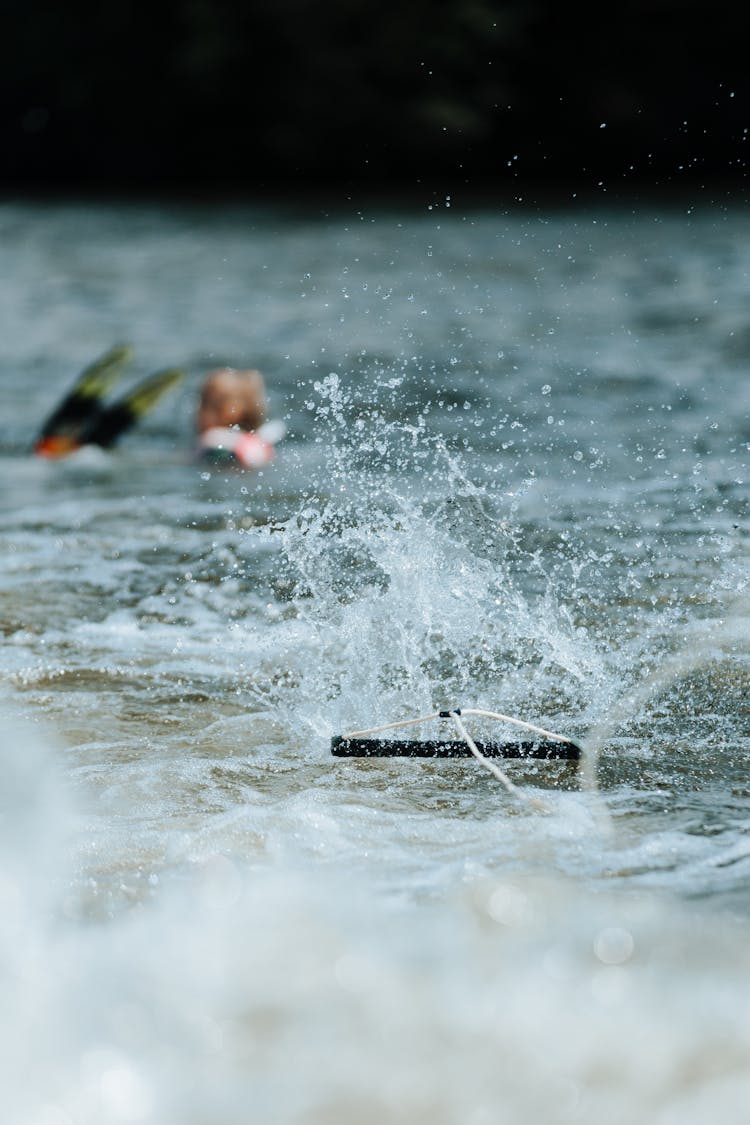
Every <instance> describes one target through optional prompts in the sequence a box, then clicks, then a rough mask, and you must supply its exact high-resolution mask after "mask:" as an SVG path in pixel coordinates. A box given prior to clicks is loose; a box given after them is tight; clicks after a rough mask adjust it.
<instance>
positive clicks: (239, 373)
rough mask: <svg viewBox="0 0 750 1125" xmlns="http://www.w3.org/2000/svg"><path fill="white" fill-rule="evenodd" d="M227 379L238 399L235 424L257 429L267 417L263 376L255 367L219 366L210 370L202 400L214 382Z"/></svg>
mask: <svg viewBox="0 0 750 1125" xmlns="http://www.w3.org/2000/svg"><path fill="white" fill-rule="evenodd" d="M220 380H227V381H228V383H229V386H230V387H231V390H232V391H233V392H234V393H235V394H236V397H237V399H238V413H237V415H236V416H235V418H234V421H233V424H234V425H237V426H239V427H240V429H243V430H257V429H258V427H259V426H261V425H262V424H263V422H264V421H265V418H266V394H265V385H264V383H263V376H262V375H261V373H260V371H257V370H256V369H255V368H249V367H248V368H235V367H217V368H215V369H214V370H213V371H209V373H208V375H207V376H206V379H205V381H204V383H203V387H202V389H201V401H203V399H204V396H205V394H206V392H207V390H208V389H209V388H210V386H211V384H212V383H215V382H218V381H220Z"/></svg>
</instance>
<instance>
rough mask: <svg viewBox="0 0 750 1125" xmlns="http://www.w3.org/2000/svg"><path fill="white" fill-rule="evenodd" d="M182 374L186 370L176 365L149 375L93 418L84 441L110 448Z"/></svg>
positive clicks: (150, 408) (83, 436) (83, 442)
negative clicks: (181, 369)
mask: <svg viewBox="0 0 750 1125" xmlns="http://www.w3.org/2000/svg"><path fill="white" fill-rule="evenodd" d="M182 378H183V372H182V371H180V370H179V368H176V367H170V368H167V369H166V370H164V371H157V372H155V373H154V374H153V375H149V377H148V378H147V379H144V380H143V382H141V383H138V385H137V386H135V387H134V388H133V390H132V391H130V392H129V394H127V395H125V397H124V398H121V399H118V401H117V402H114V403H113V404H112V405H111V406H108V407H106V409H104V410H102V411H101V412H100V413H99V414H98V415H97V416H96V418H94V419H92V424H91V426H88V427H86V428H85V429H84V431H83V433H82V435H81V444H84V445H101V446H102V447H103V448H104V449H109V448H110V447H111V446H113V445H114V444H115V442H116V441H117V440H118V438H120V437H121V436H122V434H124V433H125V431H126V430H129V429H130V428H131V427H132V426H134V425H135V424H136V422H138V421H139V420H140V419H141V418H143V416H144V415H146V414H148V413H149V411H151V410H153V408H154V407H155V406H156V404H157V402H159V400H160V399H161V398H162V397H163V396H164V395H165V394H166V393H167V391H170V390H171V389H172V387H175V386H176V385H177V384H178V383H179V382H180V380H181V379H182Z"/></svg>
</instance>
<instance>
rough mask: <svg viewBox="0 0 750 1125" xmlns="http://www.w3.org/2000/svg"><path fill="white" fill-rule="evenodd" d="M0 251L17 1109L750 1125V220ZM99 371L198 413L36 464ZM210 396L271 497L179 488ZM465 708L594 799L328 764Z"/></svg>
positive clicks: (523, 221) (415, 216) (26, 1112)
mask: <svg viewBox="0 0 750 1125" xmlns="http://www.w3.org/2000/svg"><path fill="white" fill-rule="evenodd" d="M0 247H1V248H2V261H3V270H2V279H1V280H0V317H1V318H2V338H3V353H2V357H0V387H1V388H2V403H3V410H2V415H1V416H0V464H1V466H2V479H3V490H2V541H3V551H2V558H1V561H0V566H1V567H2V573H1V575H0V625H1V626H2V633H3V636H4V645H3V647H2V650H1V652H0V660H1V661H2V673H3V681H4V684H5V687H4V692H3V697H2V704H1V706H2V710H3V739H2V750H1V751H0V752H1V753H2V757H3V775H4V779H5V782H4V785H3V790H2V796H1V797H0V803H1V804H0V807H2V809H3V815H2V817H0V901H1V902H2V910H0V943H1V945H2V959H1V960H0V981H1V982H2V984H1V987H2V994H3V997H4V999H3V1020H2V1025H1V1027H0V1060H1V1061H0V1069H1V1070H2V1082H1V1083H0V1090H2V1095H0V1096H1V1097H2V1102H3V1115H2V1116H3V1120H4V1121H7V1122H9V1123H12V1125H86V1123H89V1122H91V1123H95V1125H102V1123H109V1122H112V1123H116V1122H121V1121H124V1122H132V1121H135V1122H154V1123H159V1125H172V1123H174V1125H198V1123H200V1125H202V1123H204V1122H206V1123H208V1122H211V1123H216V1122H221V1123H222V1125H233V1123H238V1125H240V1123H242V1125H245V1123H247V1122H250V1121H253V1122H254V1121H259V1122H267V1121H274V1122H279V1123H287V1122H289V1123H294V1125H297V1123H300V1125H302V1123H304V1125H310V1123H316V1125H317V1123H320V1125H324V1123H325V1125H336V1123H338V1122H341V1123H350V1122H352V1121H356V1122H357V1123H358V1125H360V1123H365V1125H366V1123H368V1122H376V1121H377V1122H382V1121H389V1122H395V1123H400V1122H404V1123H407V1122H408V1123H409V1125H416V1123H419V1122H430V1123H438V1125H440V1123H443V1122H445V1123H448V1122H450V1123H453V1122H457V1121H461V1122H462V1125H490V1123H492V1125H495V1123H506V1122H507V1123H512V1125H516V1123H520V1122H526V1121H529V1120H540V1121H541V1120H543V1121H545V1122H549V1123H557V1122H568V1121H570V1122H574V1121H576V1122H581V1121H582V1122H595V1121H596V1122H599V1121H601V1120H602V1119H605V1118H606V1119H607V1120H609V1121H611V1122H615V1123H616V1122H623V1123H625V1122H632V1121H633V1120H649V1121H652V1122H655V1123H659V1125H662V1123H663V1125H667V1123H670V1125H671V1123H672V1122H678V1121H679V1122H680V1123H681V1125H685V1123H701V1125H702V1123H703V1122H708V1121H709V1120H712V1121H713V1120H716V1119H718V1118H720V1119H722V1120H723V1121H725V1122H728V1123H733V1122H737V1123H739V1122H744V1120H745V1113H746V1110H745V1106H746V1104H747V1098H748V1094H749V1093H750V1076H749V1075H750V1072H749V1071H748V1058H749V1057H750V1017H749V1016H748V1012H749V1011H750V1004H749V1003H748V1001H749V1000H750V994H749V992H750V990H749V989H748V984H747V981H748V968H749V967H750V966H749V964H748V962H749V960H750V954H748V941H747V938H748V922H749V915H750V894H749V893H748V875H749V873H750V844H748V833H749V832H750V784H748V772H747V766H748V758H749V755H750V722H749V711H748V697H749V692H748V687H749V686H750V662H749V661H748V644H747V636H748V631H747V625H748V616H749V602H748V592H747V591H748V585H747V584H748V558H749V552H748V538H747V536H748V531H747V514H748V511H747V509H748V452H749V449H750V420H749V418H750V381H748V379H747V367H748V362H749V361H750V333H749V332H748V327H747V308H746V293H747V282H748V273H749V272H750V216H749V215H748V214H747V213H746V212H745V211H744V210H742V209H729V208H721V207H712V208H708V207H706V208H705V209H704V210H692V209H686V208H683V209H675V210H671V211H669V210H663V211H658V210H654V209H649V208H647V207H642V208H640V209H638V210H636V211H633V210H628V209H623V210H621V211H619V212H618V211H615V210H599V211H593V212H586V211H583V210H581V211H578V212H571V213H548V214H544V215H538V214H531V213H521V212H518V213H516V212H513V213H507V212H505V211H503V210H501V209H498V210H497V211H493V210H492V209H490V208H487V209H484V210H476V211H473V212H472V211H467V212H466V213H462V212H460V211H459V210H458V209H457V208H456V207H455V206H454V208H451V209H448V208H441V209H433V210H431V211H428V210H427V209H425V210H424V211H421V212H420V211H416V210H408V209H401V210H399V209H397V208H391V209H387V208H379V209H377V208H372V209H371V210H361V211H356V210H355V209H353V208H352V209H350V210H347V209H345V208H344V209H342V210H341V211H339V212H337V213H333V212H332V213H324V212H322V211H319V212H313V211H310V212H309V213H306V212H304V211H302V210H298V211H295V210H292V209H286V210H285V209H282V208H277V209H271V208H268V209H249V208H248V209H242V208H227V207H224V208H218V207H217V208H215V209H209V208H206V209H200V208H187V207H183V208H177V207H175V208H168V207H157V206H153V207H148V206H131V207H116V206H114V205H112V206H104V205H102V206H88V205H86V206H84V205H80V206H75V205H71V204H65V205H59V206H57V205H49V204H48V205H44V206H37V207H32V206H24V205H20V204H19V205H12V204H5V205H3V206H2V207H1V208H0ZM120 340H130V341H131V342H132V343H133V344H134V346H135V348H136V361H135V363H134V365H133V369H132V378H133V380H135V379H136V378H137V377H139V376H141V375H145V374H147V373H148V372H149V371H151V370H155V369H156V368H157V367H161V366H168V365H173V364H181V365H183V366H184V369H185V371H186V374H187V377H186V380H185V384H184V386H183V387H182V389H181V390H180V391H179V392H178V393H176V394H174V395H173V396H172V398H171V399H168V400H165V401H164V402H163V403H162V404H160V406H159V407H158V408H157V409H156V411H155V412H154V413H153V415H152V416H150V417H149V418H148V419H147V420H146V421H145V422H144V423H143V424H142V425H141V426H140V427H139V428H138V429H137V430H135V431H133V432H132V433H131V434H130V435H128V436H127V437H126V438H125V439H124V440H123V442H122V444H121V446H120V448H119V449H118V450H117V451H116V452H115V453H113V454H112V455H109V456H106V455H101V456H95V455H94V454H93V453H92V454H86V455H84V456H82V457H80V458H77V459H75V458H74V459H71V460H70V461H68V462H64V463H60V464H56V465H53V464H46V463H41V462H36V461H35V460H33V459H31V458H30V457H29V456H28V449H29V446H30V443H31V441H32V439H33V437H34V434H35V430H36V427H37V426H38V424H39V423H40V421H41V419H42V418H43V417H44V416H45V415H46V413H47V412H48V411H49V410H50V409H51V407H52V406H53V405H54V403H55V402H56V400H57V399H58V398H59V396H60V395H61V394H62V393H63V391H64V390H65V389H66V388H67V387H68V385H69V384H70V383H71V382H72V380H73V378H74V377H75V375H76V374H77V372H78V371H79V370H80V369H81V368H82V367H83V366H84V365H85V364H87V363H88V362H89V361H90V360H91V359H93V358H94V357H95V356H96V355H97V354H99V353H101V352H103V351H104V350H105V349H106V348H107V347H109V346H110V345H111V344H112V343H114V342H116V341H120ZM223 362H230V363H232V362H233V363H239V364H253V365H257V366H259V367H260V368H261V369H262V370H263V371H264V372H265V373H266V376H267V379H268V383H269V388H270V392H271V398H272V405H273V408H274V410H273V412H274V414H275V415H276V416H279V417H284V418H285V420H286V423H287V427H288V436H287V437H286V438H285V440H284V442H283V444H282V446H281V447H280V451H279V457H278V459H277V461H276V463H275V464H274V465H273V466H272V467H271V468H270V469H267V470H265V471H264V472H263V473H259V474H258V475H257V476H251V475H245V474H235V475H233V474H231V473H227V472H226V471H221V470H220V471H217V470H216V469H212V470H210V471H205V470H203V469H202V468H201V467H199V466H197V465H196V464H194V463H193V461H192V459H191V447H192V430H191V427H192V418H193V413H194V408H195V398H196V391H197V387H198V384H199V381H200V378H201V376H202V374H203V373H204V372H205V370H206V369H207V368H208V367H210V366H213V365H216V364H218V363H223ZM456 705H459V706H461V705H463V706H464V707H471V706H475V707H484V708H488V709H491V710H501V711H504V712H506V713H511V714H517V715H519V716H520V717H522V718H525V719H528V720H529V721H531V722H535V723H539V724H541V725H542V726H546V727H549V728H551V729H553V730H558V731H561V732H563V733H566V734H569V735H572V736H574V737H577V738H580V739H582V740H583V741H584V743H585V746H586V749H587V756H586V763H585V765H586V770H585V774H584V777H583V780H582V783H581V784H577V783H576V784H573V785H570V784H565V783H564V782H565V779H564V778H561V777H560V776H559V770H558V773H557V774H556V773H555V772H554V771H555V769H557V768H558V767H554V766H552V765H542V766H540V767H538V768H537V769H536V770H535V771H532V773H531V775H530V776H529V774H528V771H525V770H521V772H520V773H519V769H518V767H517V766H512V765H511V766H509V767H508V771H509V773H510V774H511V776H512V777H513V778H514V779H515V780H517V781H518V782H519V783H520V784H522V785H523V787H524V788H523V792H524V793H525V794H527V795H530V796H533V797H536V798H538V799H540V800H542V801H543V803H544V808H545V810H546V811H545V812H540V811H538V808H537V806H536V805H535V804H532V803H531V802H529V801H527V800H525V799H520V800H519V799H516V798H515V797H514V796H512V795H511V794H508V793H507V792H505V790H504V789H503V788H502V787H501V786H500V785H499V784H498V783H497V782H496V781H495V780H494V779H493V778H492V777H490V776H489V774H487V773H485V772H483V771H482V770H481V768H480V767H479V766H478V765H477V764H476V763H475V762H473V761H466V762H464V761H454V762H440V763H435V762H414V761H400V762H396V761H390V762H389V761H384V762H342V761H337V760H335V759H332V758H331V757H330V756H329V752H328V748H329V741H330V737H331V735H332V734H335V733H340V732H343V731H346V730H351V729H357V728H362V727H367V726H374V725H377V724H378V723H383V722H388V721H389V720H396V719H402V718H407V717H411V716H414V715H420V714H425V713H428V712H431V711H433V710H435V709H437V708H441V707H449V706H456ZM471 729H472V731H473V733H475V734H476V735H477V736H478V735H480V734H487V733H494V732H492V731H491V730H490V729H488V728H486V727H483V726H482V724H479V723H474V724H472V725H471ZM428 731H429V732H430V733H436V729H435V728H426V733H427V732H428Z"/></svg>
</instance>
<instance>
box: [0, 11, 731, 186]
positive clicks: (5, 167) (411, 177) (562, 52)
mask: <svg viewBox="0 0 750 1125" xmlns="http://www.w3.org/2000/svg"><path fill="white" fill-rule="evenodd" d="M736 7H737V6H736V5H735V4H734V3H733V4H732V5H731V6H730V4H729V3H727V2H726V0H717V2H715V3H713V4H710V5H709V4H706V3H701V4H696V3H691V2H684V0H682V2H680V0H635V2H631V3H630V4H629V5H621V6H612V5H599V6H596V7H594V8H593V10H592V9H591V7H590V6H589V5H580V6H577V5H572V6H571V5H566V4H561V3H559V2H558V3H553V2H550V0H504V2H501V0H402V2H401V3H388V2H387V0H386V2H385V3H384V2H383V0H316V2H313V0H246V2H244V3H242V2H239V0H158V2H156V3H154V4H152V5H146V4H144V3H143V2H142V0H112V2H111V3H105V4H103V3H101V0H70V2H69V3H67V4H66V3H60V2H59V0H58V2H52V0H38V2H37V3H33V2H31V0H5V2H4V4H3V14H4V19H3V36H2V44H1V45H0V55H1V57H2V66H0V130H1V135H2V145H1V146H0V190H1V189H5V190H6V191H14V190H18V189H27V190H28V189H30V190H36V191H44V190H67V189H85V190H115V191H117V190H121V189H122V190H137V191H145V192H150V191H163V190H169V191H180V192H185V193H188V194H190V193H200V192H205V191H211V192H216V191H218V192H228V193H241V194H244V195H248V196H258V195H264V194H267V193H269V192H271V191H276V190H279V189H283V190H288V191H289V192H294V191H297V190H299V189H300V188H302V187H307V188H309V187H314V186H316V185H317V186H319V187H320V188H321V189H328V188H330V187H332V186H333V187H341V186H345V185H349V184H352V185H354V184H359V185H365V186H368V185H369V186H371V187H372V188H379V187H396V188H404V189H408V188H409V187H414V186H415V185H416V184H417V182H419V183H420V184H422V185H424V186H426V187H427V186H430V185H431V186H433V187H434V188H435V189H436V190H438V189H439V190H442V189H446V190H450V189H451V188H452V187H453V188H459V187H461V186H466V185H468V186H469V187H471V186H476V187H480V186H481V185H486V184H491V185H494V186H498V187H500V188H502V189H507V190H509V191H514V190H516V189H518V188H523V187H524V185H528V184H537V185H545V184H546V185H547V186H548V187H549V188H550V190H554V188H555V186H556V185H563V184H565V185H566V186H567V187H571V186H572V187H573V188H576V189H578V190H581V191H586V190H591V191H595V190H597V189H599V190H608V191H612V192H619V191H625V190H627V188H628V186H629V185H638V186H640V187H647V188H648V187H657V186H660V187H672V188H674V189H679V188H680V187H681V186H689V185H695V184H698V183H704V182H708V181H713V182H716V181H717V180H720V181H723V182H727V183H730V184H732V185H733V186H734V187H736V188H737V189H740V190H741V189H742V188H743V186H744V183H745V176H746V173H747V150H748V144H750V141H748V139H747V138H748V133H747V129H748V127H750V117H749V115H748V77H747V74H748V66H747V61H746V55H747V42H746V35H745V25H746V23H747V16H746V15H745V14H744V9H741V8H740V9H739V14H738V13H737V11H735V9H736ZM600 185H601V186H600Z"/></svg>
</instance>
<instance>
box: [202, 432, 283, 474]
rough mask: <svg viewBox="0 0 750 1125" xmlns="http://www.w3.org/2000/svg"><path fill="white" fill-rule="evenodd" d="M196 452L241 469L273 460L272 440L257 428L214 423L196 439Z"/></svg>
mask: <svg viewBox="0 0 750 1125" xmlns="http://www.w3.org/2000/svg"><path fill="white" fill-rule="evenodd" d="M198 455H199V457H200V458H201V460H203V461H210V462H212V463H213V464H219V465H220V464H234V465H239V467H240V468H243V469H262V468H263V466H264V465H269V464H270V463H271V461H273V459H274V457H275V455H276V451H275V449H274V447H273V443H272V442H270V441H268V440H267V439H266V438H265V437H263V435H262V433H261V432H259V431H255V430H254V431H251V432H248V431H247V430H238V429H229V428H224V427H222V426H215V427H213V428H212V429H210V430H205V431H204V433H202V434H201V435H200V438H199V439H198Z"/></svg>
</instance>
